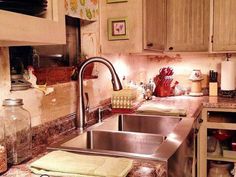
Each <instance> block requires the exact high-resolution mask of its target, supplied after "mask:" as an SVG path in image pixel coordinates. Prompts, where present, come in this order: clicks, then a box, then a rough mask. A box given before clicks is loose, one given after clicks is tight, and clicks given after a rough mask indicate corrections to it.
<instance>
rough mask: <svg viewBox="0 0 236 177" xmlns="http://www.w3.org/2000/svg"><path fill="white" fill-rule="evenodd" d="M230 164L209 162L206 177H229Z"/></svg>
mask: <svg viewBox="0 0 236 177" xmlns="http://www.w3.org/2000/svg"><path fill="white" fill-rule="evenodd" d="M230 167H231V164H230V163H217V162H211V163H210V169H209V174H208V177H231V175H230Z"/></svg>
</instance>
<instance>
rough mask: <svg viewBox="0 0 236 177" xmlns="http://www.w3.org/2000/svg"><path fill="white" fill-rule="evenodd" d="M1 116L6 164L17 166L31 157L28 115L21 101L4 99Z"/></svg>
mask: <svg viewBox="0 0 236 177" xmlns="http://www.w3.org/2000/svg"><path fill="white" fill-rule="evenodd" d="M1 115H2V117H3V118H4V124H5V139H6V147H7V158H8V163H10V164H13V165H15V164H19V163H21V162H22V161H24V160H26V159H29V158H30V157H31V121H30V119H31V118H30V113H29V112H28V111H27V110H25V109H24V108H23V100H22V99H6V100H4V101H3V110H2V112H1Z"/></svg>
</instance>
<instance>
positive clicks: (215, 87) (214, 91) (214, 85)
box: [209, 70, 218, 96]
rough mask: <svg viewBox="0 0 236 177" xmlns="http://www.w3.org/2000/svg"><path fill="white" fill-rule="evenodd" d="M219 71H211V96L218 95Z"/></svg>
mask: <svg viewBox="0 0 236 177" xmlns="http://www.w3.org/2000/svg"><path fill="white" fill-rule="evenodd" d="M217 76H218V73H217V72H215V71H214V70H210V72H209V96H217V95H218V83H217Z"/></svg>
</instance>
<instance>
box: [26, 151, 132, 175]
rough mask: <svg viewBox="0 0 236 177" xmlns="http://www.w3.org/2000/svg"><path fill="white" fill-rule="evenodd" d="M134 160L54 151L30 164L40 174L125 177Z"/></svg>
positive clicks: (31, 168) (33, 170)
mask: <svg viewBox="0 0 236 177" xmlns="http://www.w3.org/2000/svg"><path fill="white" fill-rule="evenodd" d="M132 164H133V160H130V159H126V158H115V157H105V156H91V155H80V154H75V153H70V152H65V151H53V152H50V153H48V154H47V155H45V156H43V157H41V158H40V159H38V160H36V161H34V162H33V163H31V164H30V170H31V171H32V172H33V173H35V174H39V175H43V174H45V175H50V176H64V177H94V176H99V177H124V176H126V175H127V174H128V173H129V171H130V170H131V169H132Z"/></svg>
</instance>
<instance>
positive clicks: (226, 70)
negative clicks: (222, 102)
mask: <svg viewBox="0 0 236 177" xmlns="http://www.w3.org/2000/svg"><path fill="white" fill-rule="evenodd" d="M230 58H231V54H228V53H227V54H226V60H225V61H222V62H221V90H220V96H223V97H234V95H235V87H236V83H235V70H236V68H235V62H234V61H232V60H230Z"/></svg>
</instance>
